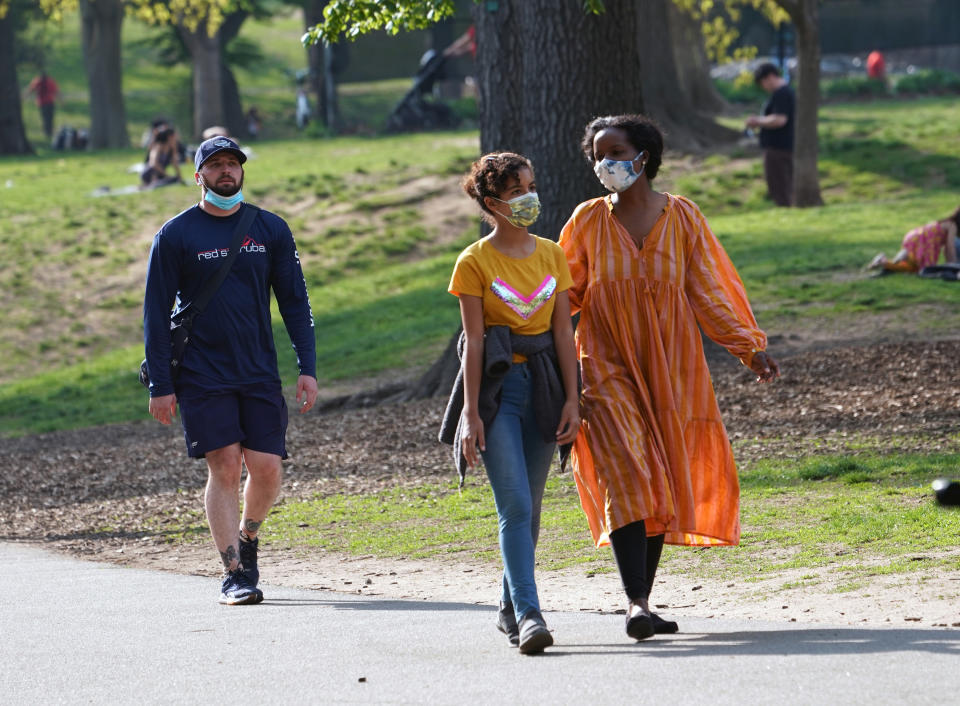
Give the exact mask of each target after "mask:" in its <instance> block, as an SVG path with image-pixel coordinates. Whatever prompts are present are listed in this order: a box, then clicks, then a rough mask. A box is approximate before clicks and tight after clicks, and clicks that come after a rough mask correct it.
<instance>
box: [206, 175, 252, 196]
mask: <svg viewBox="0 0 960 706" xmlns="http://www.w3.org/2000/svg"><path fill="white" fill-rule="evenodd" d="M243 177H244V174H243V172H242V171H241V172H240V181H238V182H237V183H236V184H233V185H231V186H219V185H217V184H208V183H207V182H206V181H204V182H203V185H204V186H205V187H206V189H207V190H208V191H212V192H213V193H215V194H217V195H218V196H233V195H234V194H235V193H237V192H238V191H240V189H242V188H243Z"/></svg>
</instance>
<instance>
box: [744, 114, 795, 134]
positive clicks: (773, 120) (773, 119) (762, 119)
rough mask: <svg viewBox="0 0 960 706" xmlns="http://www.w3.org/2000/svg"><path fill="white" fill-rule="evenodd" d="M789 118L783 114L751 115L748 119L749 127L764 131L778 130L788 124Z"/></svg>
mask: <svg viewBox="0 0 960 706" xmlns="http://www.w3.org/2000/svg"><path fill="white" fill-rule="evenodd" d="M787 120H788V118H787V116H786V115H784V114H783V113H770V114H769V115H751V116H750V117H749V118H747V127H759V128H763V129H764V130H776V129H777V128H778V127H783V126H784V125H786V124H787Z"/></svg>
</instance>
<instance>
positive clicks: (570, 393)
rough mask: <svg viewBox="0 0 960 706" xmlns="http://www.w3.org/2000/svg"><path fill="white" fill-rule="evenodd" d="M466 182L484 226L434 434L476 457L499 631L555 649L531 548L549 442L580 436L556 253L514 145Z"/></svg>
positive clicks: (453, 287)
mask: <svg viewBox="0 0 960 706" xmlns="http://www.w3.org/2000/svg"><path fill="white" fill-rule="evenodd" d="M463 189H464V191H465V192H466V193H467V195H469V196H470V197H471V198H473V199H474V200H475V201H476V202H477V204H478V205H479V206H480V208H481V210H482V212H483V214H484V218H485V219H486V220H487V221H488V222H489V223H490V224H491V225H492V226H493V231H492V232H491V233H490V235H488V236H487V237H485V238H482V239H481V240H479V241H477V242H476V243H474V244H472V245H470V246H469V247H468V248H467V249H466V250H464V251H463V252H462V253H461V254H460V256H459V257H458V258H457V263H456V266H455V267H454V271H453V276H452V277H451V279H450V286H449V291H450V293H451V294H454V295H455V296H457V297H459V299H460V315H461V319H462V321H463V336H462V337H461V344H462V356H461V361H462V365H461V369H460V374H459V375H458V378H457V381H456V383H455V385H454V389H453V393H452V394H451V397H450V402H449V404H448V405H447V409H446V413H445V414H444V420H443V426H442V428H441V431H440V440H441V441H443V442H445V443H448V444H453V445H454V450H453V452H454V457H455V459H456V462H457V467H458V470H459V471H460V478H461V484H462V482H463V474H464V471H465V468H464V466H469V467H473V468H475V467H476V466H477V463H478V461H479V458H480V457H482V458H483V462H484V466H485V468H486V471H487V476H488V478H489V479H490V486H491V488H492V489H493V497H494V501H495V503H496V506H497V516H498V518H499V528H500V529H499V535H500V552H501V555H502V557H503V565H504V578H503V582H502V588H501V596H500V608H499V611H498V613H497V627H498V628H499V629H500V630H501V631H502V632H504V633H505V634H506V635H507V637H508V639H509V641H510V643H511V644H513V645H518V646H519V648H520V652H522V653H524V654H532V653H536V652H542V651H543V650H544V649H545V648H546V647H549V646H550V645H552V644H553V636H552V635H551V634H550V631H549V630H548V629H547V626H546V623H545V621H544V619H543V615H542V614H541V612H540V601H539V597H538V595H537V585H536V581H535V579H534V550H535V547H536V543H537V536H538V534H539V530H540V504H541V501H542V499H543V490H544V487H545V485H546V482H547V472H548V471H549V469H550V462H551V460H552V459H553V456H554V452H555V449H556V446H557V444H560V445H561V446H567V445H569V444H570V443H571V442H572V441H573V439H574V438H575V437H576V435H577V429H578V427H579V424H580V419H579V416H578V411H577V407H578V384H577V369H576V365H577V363H576V353H575V351H574V345H573V327H572V325H571V321H570V304H569V301H568V299H567V291H566V290H567V288H568V287H569V286H570V273H569V271H568V270H567V263H566V260H565V259H564V256H563V252H562V251H561V250H560V248H559V247H558V246H557V244H556V243H554V242H553V241H551V240H547V239H546V238H540V237H537V236H535V235H532V234H531V233H529V232H528V231H527V228H528V226H531V225H533V223H534V222H535V221H536V219H537V217H538V215H539V213H540V200H539V198H538V196H537V187H536V184H535V182H534V175H533V166H532V165H531V164H530V161H529V160H528V159H527V158H526V157H523V156H521V155H518V154H514V153H512V152H500V153H493V154H488V155H485V156H483V157H481V158H480V159H479V160H477V161H476V162H474V163H473V166H472V167H471V169H470V172H469V174H467V176H466V177H465V178H464V180H463Z"/></svg>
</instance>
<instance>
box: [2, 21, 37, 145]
mask: <svg viewBox="0 0 960 706" xmlns="http://www.w3.org/2000/svg"><path fill="white" fill-rule="evenodd" d="M0 154H33V148H32V147H31V146H30V143H29V142H28V141H27V132H26V130H24V127H23V113H22V105H21V103H20V83H19V81H18V80H17V62H16V49H15V47H14V28H13V12H12V11H11V12H7V14H6V16H4V17H3V18H0Z"/></svg>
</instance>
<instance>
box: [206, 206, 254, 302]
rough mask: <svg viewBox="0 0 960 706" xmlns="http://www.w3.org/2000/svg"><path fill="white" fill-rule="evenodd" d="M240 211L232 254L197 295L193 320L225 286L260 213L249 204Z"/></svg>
mask: <svg viewBox="0 0 960 706" xmlns="http://www.w3.org/2000/svg"><path fill="white" fill-rule="evenodd" d="M240 209H241V210H242V211H243V213H241V214H240V222H239V223H237V227H236V228H235V229H234V231H233V235H232V236H231V237H230V252H229V253H228V254H227V259H226V260H224V261H223V264H222V265H220V269H219V270H217V273H216V274H215V275H214V276H213V277H211V278H210V279H209V280H207V283H206V285H204V287H203V290H202V291H201V292H200V293H199V294H198V295H197V298H196V299H194V300H193V301H192V302H190V314H191V317H192V318H196V317H197V316H199V315H200V314H202V313H203V310H204V309H206V308H207V304H209V303H210V299H211V297H213V295H214V294H215V293H216V291H217V290H218V289H220V285H221V284H223V280H225V279H226V278H227V274H229V272H230V268H231V267H232V266H233V261H234V260H236V259H237V255H239V254H240V246H241V245H243V237H244V236H245V235H246V234H247V229H249V228H250V226H251V225H252V224H253V221H254V219H255V218H256V217H257V214H258V213H259V212H260V209H259V208H258V207H257V206H253V205H251V204H248V203H245V204H243V205H242V206H241V207H240Z"/></svg>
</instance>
